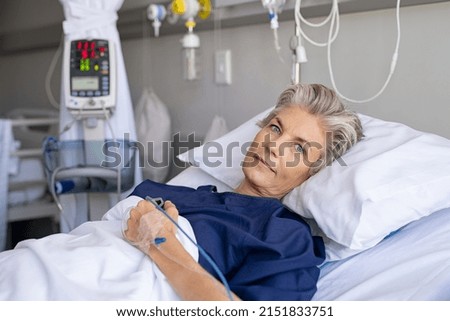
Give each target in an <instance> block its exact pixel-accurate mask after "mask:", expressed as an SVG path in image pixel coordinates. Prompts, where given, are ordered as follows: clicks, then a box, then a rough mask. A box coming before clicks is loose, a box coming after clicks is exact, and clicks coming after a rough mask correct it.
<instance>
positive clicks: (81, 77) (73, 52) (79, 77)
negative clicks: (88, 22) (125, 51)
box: [70, 39, 110, 97]
mask: <svg viewBox="0 0 450 321" xmlns="http://www.w3.org/2000/svg"><path fill="white" fill-rule="evenodd" d="M109 64H110V62H109V47H108V41H106V40H101V39H93V40H85V39H82V40H74V41H72V42H71V44H70V87H71V88H70V89H71V96H78V97H100V96H108V95H109V92H110V78H109V77H110V74H109V73H110V65H109Z"/></svg>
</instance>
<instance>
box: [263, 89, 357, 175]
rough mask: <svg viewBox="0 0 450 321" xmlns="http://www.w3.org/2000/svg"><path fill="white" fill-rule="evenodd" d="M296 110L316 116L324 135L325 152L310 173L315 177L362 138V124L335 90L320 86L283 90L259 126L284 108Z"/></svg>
mask: <svg viewBox="0 0 450 321" xmlns="http://www.w3.org/2000/svg"><path fill="white" fill-rule="evenodd" d="M290 106H298V107H300V108H303V109H304V110H306V111H307V112H308V113H310V114H311V115H314V116H317V117H318V119H319V122H320V123H321V125H322V126H323V129H324V130H325V132H326V145H327V146H326V148H325V153H322V155H321V157H320V159H319V161H318V162H317V163H316V164H314V165H313V166H312V167H311V169H310V175H311V176H312V175H314V174H316V173H317V172H318V171H320V170H321V169H322V168H324V167H325V166H328V165H330V164H331V163H332V162H333V161H334V160H335V159H338V158H339V157H341V156H342V155H343V154H344V153H345V152H346V151H347V150H348V149H349V148H350V147H352V146H353V145H355V144H356V143H357V142H358V141H359V140H360V139H361V138H362V137H363V133H362V126H361V122H360V120H359V118H358V116H357V115H356V113H355V112H353V111H351V110H349V109H347V108H346V107H345V105H344V104H343V103H342V102H341V101H340V99H339V97H338V96H337V95H336V93H335V92H334V90H331V89H329V88H327V87H325V86H323V85H320V84H297V85H292V86H290V87H288V88H287V89H285V90H284V91H283V92H282V93H281V95H280V96H279V97H278V101H277V104H276V105H275V108H274V109H273V110H272V112H271V113H270V114H269V115H268V116H267V117H266V118H264V119H263V120H261V121H260V122H259V124H258V125H259V126H261V127H264V126H266V125H267V124H269V122H270V121H271V120H272V119H273V118H274V117H275V116H276V115H277V114H278V112H279V111H280V110H281V109H282V108H285V107H290Z"/></svg>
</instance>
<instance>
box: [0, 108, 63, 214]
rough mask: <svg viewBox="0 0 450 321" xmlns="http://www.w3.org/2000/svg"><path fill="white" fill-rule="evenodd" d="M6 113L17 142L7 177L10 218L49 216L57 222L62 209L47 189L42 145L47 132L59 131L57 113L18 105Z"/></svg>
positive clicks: (49, 133)
mask: <svg viewBox="0 0 450 321" xmlns="http://www.w3.org/2000/svg"><path fill="white" fill-rule="evenodd" d="M6 117H7V118H8V119H9V120H11V125H12V133H13V139H14V143H13V144H14V145H15V148H14V149H13V150H12V151H11V153H10V162H9V163H10V166H13V167H15V170H13V173H12V174H10V175H9V179H8V195H7V202H8V210H7V221H8V222H9V223H11V222H17V221H23V220H32V219H38V218H43V217H50V218H51V219H52V220H54V221H55V222H56V221H57V220H58V216H59V210H58V208H57V206H56V205H55V203H54V202H53V201H52V198H51V197H50V196H49V194H48V193H47V180H46V177H45V172H44V167H43V161H42V148H41V145H42V141H43V140H44V138H45V137H46V136H48V135H54V134H55V133H56V132H57V127H58V121H59V120H58V113H57V112H56V111H55V112H53V111H45V110H37V109H27V108H17V109H13V110H12V111H10V112H9V113H7V115H6Z"/></svg>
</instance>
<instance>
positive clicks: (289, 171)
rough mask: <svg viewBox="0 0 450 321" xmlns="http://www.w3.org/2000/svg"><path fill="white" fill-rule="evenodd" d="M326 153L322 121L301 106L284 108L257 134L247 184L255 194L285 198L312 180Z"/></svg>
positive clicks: (248, 160) (247, 167)
mask: <svg viewBox="0 0 450 321" xmlns="http://www.w3.org/2000/svg"><path fill="white" fill-rule="evenodd" d="M324 152H325V131H324V129H323V128H322V126H321V124H320V122H319V120H318V118H317V117H316V116H313V115H311V114H309V113H308V112H307V111H305V110H304V109H302V108H300V107H298V106H290V107H286V108H283V109H281V110H280V111H279V113H278V114H277V115H276V116H275V117H274V118H273V119H272V120H271V121H270V122H269V123H268V124H267V125H266V126H265V127H263V128H261V130H260V131H259V132H258V134H256V136H255V138H254V140H253V143H252V145H251V147H250V148H249V150H248V152H247V154H246V156H245V159H244V163H243V171H244V175H245V180H244V181H245V183H246V184H247V185H248V186H251V188H252V189H253V190H254V191H255V194H258V195H260V196H267V197H276V198H281V197H283V196H284V195H286V194H287V193H288V192H289V191H291V190H292V189H293V188H294V187H296V186H298V185H300V184H301V183H303V182H304V181H305V180H306V179H308V178H309V170H310V167H312V166H313V165H315V164H314V163H315V162H316V161H318V160H319V159H320V155H321V153H324Z"/></svg>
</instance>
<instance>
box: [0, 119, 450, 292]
mask: <svg viewBox="0 0 450 321" xmlns="http://www.w3.org/2000/svg"><path fill="white" fill-rule="evenodd" d="M265 113H266V111H264V112H263V113H261V114H260V115H257V116H256V117H255V118H253V119H251V120H249V121H248V122H246V123H244V124H243V125H242V126H240V127H238V128H236V129H235V130H233V131H231V132H230V133H228V134H226V135H225V136H223V137H221V138H219V139H217V140H216V141H214V142H213V145H214V146H215V148H217V147H218V146H219V145H220V146H223V147H224V148H226V146H229V145H227V144H229V143H230V142H233V141H234V142H239V143H244V142H248V141H251V140H252V138H253V135H254V133H255V132H256V131H257V130H258V128H257V127H256V125H255V122H256V120H257V119H261V117H263V116H264V114H265ZM361 117H362V122H363V127H364V133H365V138H364V139H363V141H361V142H360V143H358V144H357V145H356V146H355V147H353V148H352V150H351V151H349V152H348V153H347V154H346V156H345V157H343V159H342V160H340V165H341V166H335V165H336V164H333V166H330V167H327V168H326V169H324V170H322V171H321V172H319V173H318V174H316V176H314V177H312V178H310V179H309V180H308V181H307V182H306V183H305V184H303V185H302V186H301V187H299V188H298V189H295V190H294V191H292V192H291V193H290V194H288V195H287V196H286V197H285V198H284V199H283V202H284V203H285V205H286V206H287V207H290V208H291V209H293V210H295V211H296V212H297V213H298V214H299V215H303V216H305V219H306V220H307V222H308V223H310V225H311V228H312V231H313V233H314V234H318V235H322V236H323V238H324V240H325V246H326V252H327V259H326V260H325V262H324V263H323V264H322V265H321V266H320V270H321V272H320V277H319V281H318V290H317V292H316V294H315V295H314V297H313V299H314V300H450V290H449V289H450V203H449V202H450V168H449V166H450V164H449V163H448V159H450V155H449V153H450V142H449V141H448V140H447V139H445V138H442V137H439V136H435V135H430V134H426V133H421V132H418V131H415V130H413V129H411V128H409V127H407V126H404V125H402V124H397V123H390V122H384V121H382V120H377V119H374V118H371V117H367V116H364V115H361ZM387 138H389V139H387ZM208 144H211V143H207V144H206V145H203V146H200V147H198V148H196V149H194V150H192V151H189V152H187V153H185V154H182V155H179V157H180V158H181V159H182V160H184V161H186V162H189V163H191V164H193V166H191V167H188V168H187V169H185V170H184V171H182V172H181V173H179V174H178V175H177V176H175V177H174V178H172V179H171V180H170V181H169V182H168V183H169V184H173V185H184V186H191V187H197V186H201V185H216V186H217V188H218V191H219V192H220V191H229V190H231V189H232V188H233V187H234V186H235V185H236V183H237V182H238V181H239V180H240V179H241V177H242V176H241V169H240V160H241V159H242V157H243V155H242V154H243V153H242V151H241V149H240V148H234V149H233V150H232V151H230V152H227V153H223V155H222V156H217V155H218V154H217V153H212V154H213V155H214V157H215V159H211V158H210V159H206V156H207V155H205V151H206V150H207V146H208ZM205 146H206V147H205ZM234 146H236V144H234ZM240 146H241V145H240ZM420 151H422V152H420ZM417 153H422V154H424V155H425V156H424V157H417ZM210 155H211V154H210ZM412 155H415V157H411V156H412ZM224 157H226V158H230V157H231V158H232V160H231V161H225V158H224ZM206 160H208V161H209V164H211V162H213V161H219V163H215V164H216V166H214V167H213V166H206V165H207V164H208V162H206ZM133 197H134V196H133ZM311 201H312V202H311ZM126 202H127V200H124V201H122V202H119V203H118V204H117V205H116V206H114V207H113V208H112V209H111V210H109V211H108V212H107V213H106V214H105V216H104V217H103V221H97V222H88V223H85V224H82V225H81V226H79V227H78V228H76V229H74V230H73V231H72V232H70V233H68V234H55V235H51V236H49V237H45V238H42V239H40V240H37V241H36V240H28V241H24V242H22V243H20V244H19V245H18V246H17V247H16V249H15V250H13V251H6V252H3V253H1V254H0V266H2V269H1V270H0V289H2V290H0V299H3V300H10V299H13V300H14V299H16V300H17V299H19V300H36V299H38V300H40V299H48V300H53V299H58V300H176V299H178V297H177V296H176V294H175V293H173V291H171V288H170V286H169V285H168V284H167V280H165V278H164V276H162V275H161V273H160V272H159V271H158V270H157V269H156V267H155V266H154V264H152V262H151V261H150V260H149V259H148V258H146V257H145V255H144V254H143V253H142V252H140V251H139V250H138V249H137V248H135V247H133V246H132V245H130V244H129V243H128V242H126V241H124V240H123V237H122V232H121V230H122V219H123V217H124V213H125V212H126V211H127V209H129V206H130V204H132V203H133V202H135V200H132V199H129V202H128V203H126ZM181 223H183V222H181ZM182 226H183V225H182ZM180 238H181V241H182V243H183V244H185V245H186V247H187V248H188V251H189V252H191V253H192V255H193V256H194V257H195V256H196V255H198V253H196V252H195V248H193V246H191V245H190V244H189V242H187V241H186V240H185V239H183V236H182V235H180ZM94 257H95V259H94ZM8 271H10V273H9V272H8ZM11 271H13V272H14V273H12V272H11ZM152 271H153V273H152ZM11 275H14V277H12V278H11V277H10V276H11Z"/></svg>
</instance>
